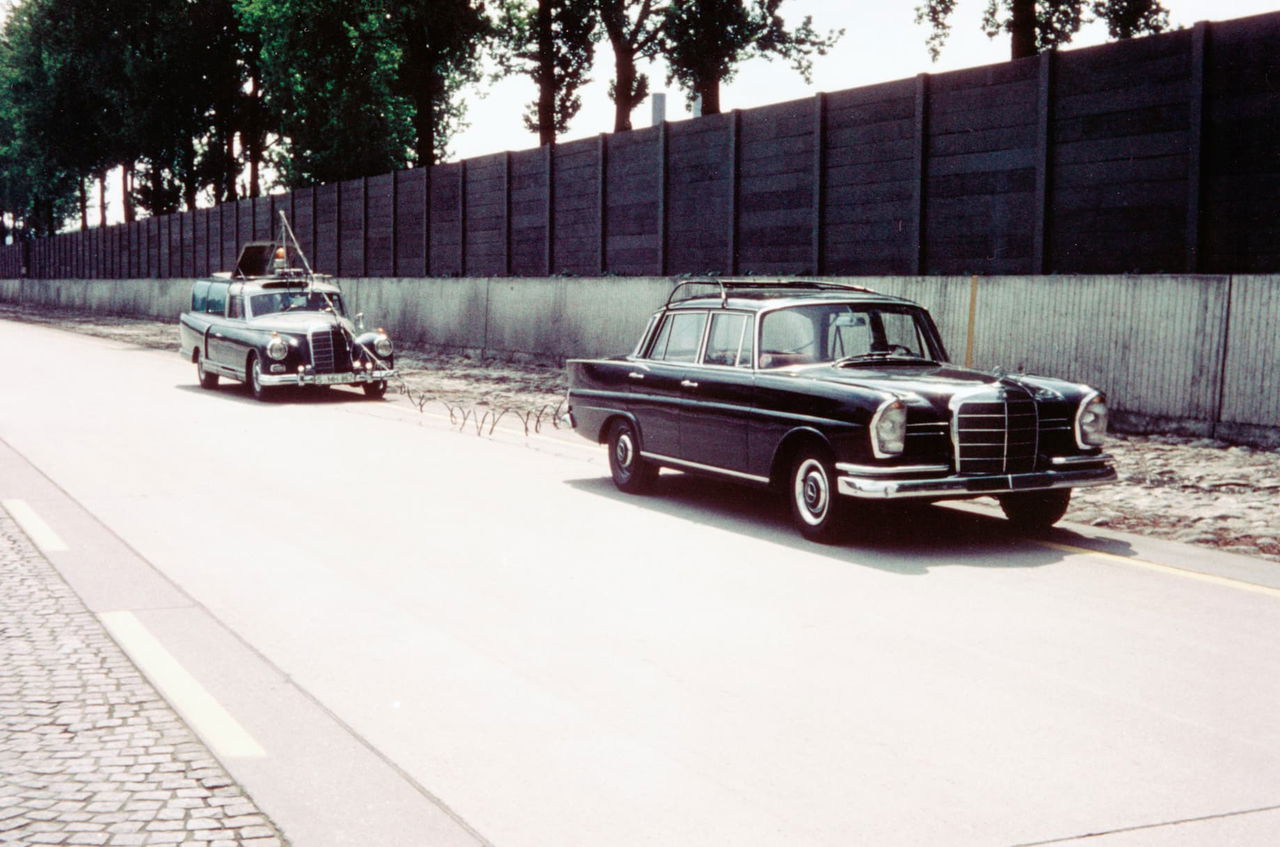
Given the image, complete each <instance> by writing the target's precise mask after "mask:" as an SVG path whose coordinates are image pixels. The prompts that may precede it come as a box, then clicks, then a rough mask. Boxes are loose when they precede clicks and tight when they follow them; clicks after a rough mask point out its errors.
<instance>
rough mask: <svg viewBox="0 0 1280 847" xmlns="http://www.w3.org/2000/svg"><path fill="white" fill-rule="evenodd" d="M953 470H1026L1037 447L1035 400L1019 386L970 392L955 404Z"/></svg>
mask: <svg viewBox="0 0 1280 847" xmlns="http://www.w3.org/2000/svg"><path fill="white" fill-rule="evenodd" d="M953 432H954V438H955V448H956V471H957V472H958V473H968V474H1005V473H1029V472H1031V471H1033V470H1035V466H1036V453H1037V451H1038V450H1039V421H1038V416H1037V413H1036V403H1035V401H1034V400H1032V399H1031V397H1030V396H1029V395H1028V394H1027V393H1026V392H1025V391H1022V390H1021V389H1017V388H1000V389H996V390H993V391H990V392H984V393H981V394H975V395H970V396H968V397H965V398H964V399H963V401H962V402H961V403H960V404H959V405H958V406H956V407H955V410H954V430H953Z"/></svg>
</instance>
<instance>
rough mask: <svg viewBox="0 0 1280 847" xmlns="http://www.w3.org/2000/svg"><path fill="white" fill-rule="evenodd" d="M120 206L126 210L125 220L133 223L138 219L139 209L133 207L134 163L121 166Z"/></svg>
mask: <svg viewBox="0 0 1280 847" xmlns="http://www.w3.org/2000/svg"><path fill="white" fill-rule="evenodd" d="M120 208H121V209H122V210H123V211H124V222H125V223H127V224H131V223H133V222H134V221H136V220H137V219H138V213H137V210H135V209H134V208H133V163H132V162H130V163H128V164H125V165H121V166H120Z"/></svg>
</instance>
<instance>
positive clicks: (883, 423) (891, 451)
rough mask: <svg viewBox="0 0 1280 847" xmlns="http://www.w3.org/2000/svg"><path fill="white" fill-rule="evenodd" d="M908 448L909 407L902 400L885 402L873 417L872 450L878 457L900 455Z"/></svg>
mask: <svg viewBox="0 0 1280 847" xmlns="http://www.w3.org/2000/svg"><path fill="white" fill-rule="evenodd" d="M905 449H907V407H906V406H903V405H902V403H901V401H898V400H889V401H887V402H886V403H884V404H883V405H882V406H880V408H879V409H878V410H876V413H875V416H874V417H872V419H871V452H872V454H874V455H875V457H876V458H878V459H884V458H888V457H889V456H900V455H902V451H903V450H905Z"/></svg>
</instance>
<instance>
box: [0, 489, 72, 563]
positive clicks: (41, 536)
mask: <svg viewBox="0 0 1280 847" xmlns="http://www.w3.org/2000/svg"><path fill="white" fill-rule="evenodd" d="M0 505H3V506H4V509H5V511H6V512H8V513H9V515H10V516H11V517H12V518H13V519H14V520H15V521H17V522H18V526H20V527H22V531H23V532H25V533H26V534H27V537H28V538H30V539H31V541H32V543H34V544H35V545H36V546H37V547H39V548H40V550H41V551H43V552H45V553H62V552H65V551H66V550H69V549H71V548H69V547H67V544H66V542H65V541H63V540H62V539H61V538H59V537H58V533H56V532H54V531H53V529H52V528H51V527H50V526H49V525H48V524H47V523H45V522H44V519H43V518H41V517H40V516H39V515H37V514H36V510H35V509H33V508H31V506H30V504H28V503H27V501H26V500H3V501H0Z"/></svg>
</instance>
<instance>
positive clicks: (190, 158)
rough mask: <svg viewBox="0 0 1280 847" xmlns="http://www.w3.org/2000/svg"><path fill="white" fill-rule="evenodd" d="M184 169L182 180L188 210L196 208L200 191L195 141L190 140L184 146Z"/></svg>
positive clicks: (184, 200)
mask: <svg viewBox="0 0 1280 847" xmlns="http://www.w3.org/2000/svg"><path fill="white" fill-rule="evenodd" d="M182 169H183V171H184V174H183V180H182V201H183V203H184V204H186V207H187V211H188V212H194V211H195V210H196V199H197V196H198V195H199V193H200V189H199V185H198V183H199V181H200V179H199V177H198V176H196V148H195V142H194V141H189V142H188V143H187V144H186V145H185V146H184V147H183V148H182Z"/></svg>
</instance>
